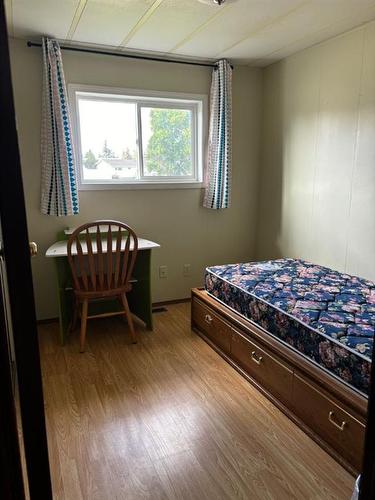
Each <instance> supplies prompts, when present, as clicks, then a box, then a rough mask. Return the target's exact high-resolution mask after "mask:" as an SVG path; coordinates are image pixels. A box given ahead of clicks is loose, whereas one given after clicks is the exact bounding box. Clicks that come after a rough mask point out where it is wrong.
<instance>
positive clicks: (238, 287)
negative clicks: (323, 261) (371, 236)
mask: <svg viewBox="0 0 375 500" xmlns="http://www.w3.org/2000/svg"><path fill="white" fill-rule="evenodd" d="M205 285H206V290H207V291H208V293H209V294H210V295H211V296H213V297H215V298H216V299H218V300H220V301H221V302H223V303H224V304H225V305H227V306H229V307H231V308H232V309H233V310H235V311H236V312H238V313H240V314H242V315H243V316H245V317H246V318H248V319H250V320H252V321H254V322H255V323H257V324H258V325H259V326H261V327H262V328H264V329H265V330H267V332H269V333H270V334H272V335H274V336H275V337H277V338H278V339H280V340H282V341H283V342H285V343H286V344H288V345H289V346H292V347H293V348H294V349H296V350H297V351H299V352H300V353H302V354H303V355H305V356H307V357H308V358H310V359H311V360H313V361H314V362H316V363H318V364H319V365H321V366H322V367H324V368H326V369H327V370H328V371H330V372H331V373H333V374H334V375H336V376H338V377H340V378H341V379H342V380H344V381H345V382H346V383H348V384H350V385H351V386H352V387H355V388H356V389H358V390H359V391H361V392H363V393H365V394H367V393H368V389H369V379H370V368H371V356H372V348H373V342H374V333H375V283H374V282H372V281H369V280H366V279H363V278H358V277H356V276H350V275H348V274H342V273H339V272H338V271H333V270H332V269H328V268H326V267H322V266H318V265H314V264H311V263H309V262H305V261H302V260H296V259H278V260H272V261H264V262H252V263H247V264H231V265H224V266H214V267H209V268H207V269H206V276H205Z"/></svg>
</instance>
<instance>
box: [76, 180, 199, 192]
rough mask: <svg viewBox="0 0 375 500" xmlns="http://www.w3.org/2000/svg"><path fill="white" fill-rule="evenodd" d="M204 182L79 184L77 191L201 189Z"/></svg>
mask: <svg viewBox="0 0 375 500" xmlns="http://www.w3.org/2000/svg"><path fill="white" fill-rule="evenodd" d="M204 187H205V186H204V182H201V181H192V182H157V183H156V182H148V183H146V182H129V183H118V184H112V183H108V184H80V185H79V186H78V190H79V191H118V190H140V189H144V190H147V189H203V188H204Z"/></svg>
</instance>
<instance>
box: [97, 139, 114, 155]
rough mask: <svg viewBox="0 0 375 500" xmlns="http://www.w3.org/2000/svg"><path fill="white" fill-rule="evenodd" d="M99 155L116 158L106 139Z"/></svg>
mask: <svg viewBox="0 0 375 500" xmlns="http://www.w3.org/2000/svg"><path fill="white" fill-rule="evenodd" d="M99 156H100V158H116V155H115V153H114V152H113V151H112V149H111V148H109V147H108V144H107V139H105V141H104V144H103V149H102V152H101V153H100V155H99Z"/></svg>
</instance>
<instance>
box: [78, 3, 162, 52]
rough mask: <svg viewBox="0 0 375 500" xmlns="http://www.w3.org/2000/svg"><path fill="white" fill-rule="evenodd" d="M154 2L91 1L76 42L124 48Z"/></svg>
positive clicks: (84, 14) (83, 15)
mask: <svg viewBox="0 0 375 500" xmlns="http://www.w3.org/2000/svg"><path fill="white" fill-rule="evenodd" d="M153 3H154V0H89V1H88V2H87V5H86V8H85V10H84V12H83V14H82V17H81V20H80V22H79V24H78V26H77V28H76V30H75V33H74V35H73V40H76V41H81V42H93V41H95V43H97V44H100V45H120V43H121V42H122V40H123V39H124V38H125V37H126V35H128V33H129V32H130V31H131V30H132V28H133V26H134V25H135V24H136V23H137V22H138V21H139V20H140V19H141V18H142V16H143V15H144V14H145V13H146V12H147V11H148V9H149V8H150V7H151V6H152V4H153Z"/></svg>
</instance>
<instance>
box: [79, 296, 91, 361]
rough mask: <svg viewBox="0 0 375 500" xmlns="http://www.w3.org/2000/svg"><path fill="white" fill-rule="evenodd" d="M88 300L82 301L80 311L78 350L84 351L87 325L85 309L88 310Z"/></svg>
mask: <svg viewBox="0 0 375 500" xmlns="http://www.w3.org/2000/svg"><path fill="white" fill-rule="evenodd" d="M88 305H89V301H88V300H87V299H85V300H84V301H83V303H82V312H81V335H80V339H79V346H80V348H79V352H84V351H85V338H86V325H87V311H88Z"/></svg>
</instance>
